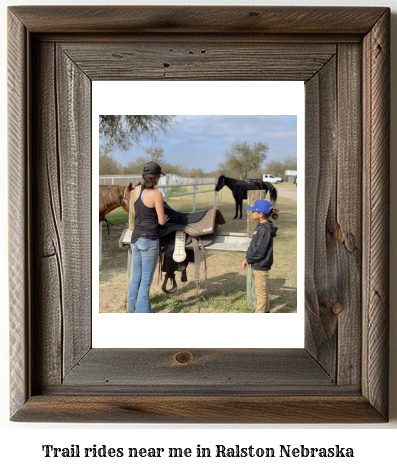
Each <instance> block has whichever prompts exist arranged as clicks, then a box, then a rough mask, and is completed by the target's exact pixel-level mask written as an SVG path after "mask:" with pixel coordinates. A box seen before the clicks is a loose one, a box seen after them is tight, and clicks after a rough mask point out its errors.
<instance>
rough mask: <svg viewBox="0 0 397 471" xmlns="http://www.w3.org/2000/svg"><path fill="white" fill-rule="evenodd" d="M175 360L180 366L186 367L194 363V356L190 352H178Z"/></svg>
mask: <svg viewBox="0 0 397 471" xmlns="http://www.w3.org/2000/svg"><path fill="white" fill-rule="evenodd" d="M174 360H175V361H176V362H177V363H179V364H180V365H186V364H187V363H191V362H192V361H193V355H192V354H191V353H190V352H178V353H176V354H175V356H174Z"/></svg>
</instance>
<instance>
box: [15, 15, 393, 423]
mask: <svg viewBox="0 0 397 471" xmlns="http://www.w3.org/2000/svg"><path fill="white" fill-rule="evenodd" d="M389 23H390V11H389V9H388V8H383V7H379V8H378V7H373V8H372V7H371V8H367V7H364V8H361V7H357V8H356V7H343V8H342V7H193V6H192V7H160V6H156V7H146V6H145V7H135V6H112V7H103V6H81V7H76V6H59V7H23V6H20V7H10V8H9V10H8V34H9V62H8V69H9V70H8V72H9V75H8V77H9V82H8V83H9V102H8V117H9V135H8V141H9V169H10V170H9V172H10V176H9V184H10V190H9V197H10V198H9V200H10V207H9V212H10V267H9V269H10V306H11V312H10V339H11V352H10V356H11V413H10V416H11V420H13V421H39V422H48V421H50V422H149V423H156V422H167V423H173V422H176V423H189V422H194V423H341V422H344V423H354V422H367V423H369V422H384V421H387V420H388V270H389V266H388V263H389V262H388V253H389V252H388V247H389V244H388V241H389V239H388V237H389V235H388V229H389V227H388V214H389V212H388V207H389V198H388V196H389V193H388V192H389V106H390V103H389ZM92 80H244V81H250V80H303V81H305V84H306V85H305V90H306V92H305V93H306V239H305V240H306V242H305V253H306V256H305V260H306V263H305V287H306V288H305V289H306V292H305V300H306V308H305V318H306V321H305V326H306V327H305V348H304V349H292V350H283V349H275V350H268V349H194V350H189V346H188V345H184V342H183V339H181V345H179V346H175V349H123V350H122V349H120V350H119V349H92V348H91V250H90V240H91V204H90V201H91V185H90V184H89V182H90V181H91V124H90V123H91V114H90V104H91V81H92Z"/></svg>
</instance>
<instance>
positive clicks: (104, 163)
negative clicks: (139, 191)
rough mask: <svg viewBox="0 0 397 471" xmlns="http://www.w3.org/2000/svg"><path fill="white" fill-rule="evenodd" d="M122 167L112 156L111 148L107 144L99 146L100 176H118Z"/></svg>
mask: <svg viewBox="0 0 397 471" xmlns="http://www.w3.org/2000/svg"><path fill="white" fill-rule="evenodd" d="M121 170H122V167H121V165H120V164H119V163H118V162H117V160H116V159H114V157H113V156H112V155H111V147H110V146H109V145H106V144H102V145H100V146H99V175H118V174H119V173H121Z"/></svg>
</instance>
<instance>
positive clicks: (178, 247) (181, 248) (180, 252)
mask: <svg viewBox="0 0 397 471" xmlns="http://www.w3.org/2000/svg"><path fill="white" fill-rule="evenodd" d="M185 240H186V234H185V233H184V231H175V249H174V253H173V254H172V258H173V259H174V260H175V262H177V263H180V262H183V261H184V260H185V258H186V250H185Z"/></svg>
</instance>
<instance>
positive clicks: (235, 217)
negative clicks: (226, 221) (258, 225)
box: [233, 199, 238, 219]
mask: <svg viewBox="0 0 397 471" xmlns="http://www.w3.org/2000/svg"><path fill="white" fill-rule="evenodd" d="M234 201H235V202H236V215H235V216H234V218H233V219H237V216H238V202H237V200H236V199H235V200H234Z"/></svg>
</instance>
